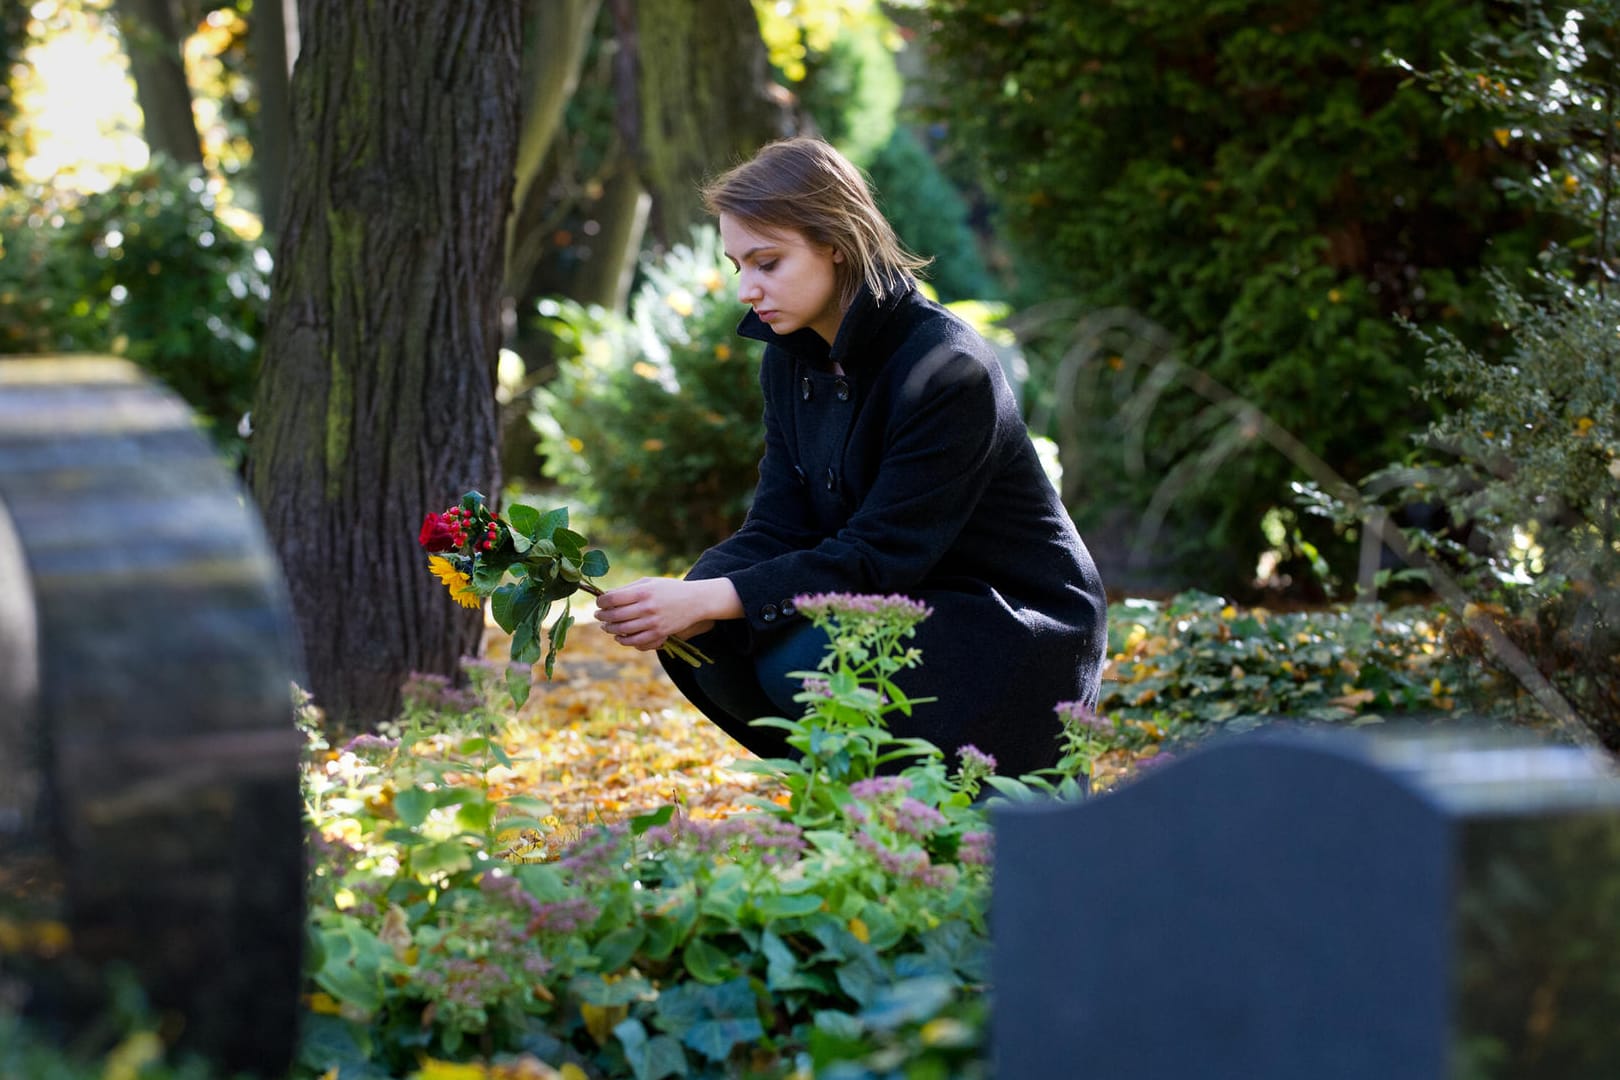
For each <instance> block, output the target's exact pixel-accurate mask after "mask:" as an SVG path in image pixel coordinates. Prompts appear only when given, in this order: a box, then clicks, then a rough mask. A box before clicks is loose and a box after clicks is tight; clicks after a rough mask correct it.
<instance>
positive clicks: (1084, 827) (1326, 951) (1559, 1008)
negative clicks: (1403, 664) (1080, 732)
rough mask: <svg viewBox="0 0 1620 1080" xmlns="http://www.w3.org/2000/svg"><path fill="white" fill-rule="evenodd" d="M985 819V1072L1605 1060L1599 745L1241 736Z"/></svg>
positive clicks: (1613, 798) (1610, 993)
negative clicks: (1145, 771)
mask: <svg viewBox="0 0 1620 1080" xmlns="http://www.w3.org/2000/svg"><path fill="white" fill-rule="evenodd" d="M994 821H995V829H996V872H995V884H994V890H993V900H992V907H991V934H992V1002H993V1012H992V1043H993V1053H994V1058H995V1065H996V1075H997V1076H998V1077H1000V1078H1002V1080H1036V1078H1048V1077H1106V1078H1108V1080H1148V1078H1152V1080H1158V1078H1163V1080H1192V1078H1197V1080H1226V1078H1230V1080H1307V1078H1308V1080H1334V1078H1344V1080H1372V1078H1376V1080H1404V1078H1412V1080H1417V1078H1423V1080H1439V1078H1442V1077H1457V1078H1461V1077H1467V1078H1470V1080H1475V1078H1479V1080H1484V1078H1492V1077H1501V1078H1504V1080H1506V1078H1513V1080H1523V1078H1527V1077H1557V1078H1560V1080H1568V1078H1584V1077H1594V1078H1596V1077H1605V1078H1606V1077H1616V1076H1620V1027H1617V1026H1616V1023H1617V1022H1616V1017H1620V780H1616V778H1615V777H1614V776H1613V775H1612V774H1611V772H1610V770H1609V766H1608V761H1607V759H1605V758H1603V757H1601V756H1600V755H1596V754H1593V753H1589V752H1587V751H1582V750H1578V749H1575V748H1569V747H1553V746H1547V745H1540V744H1535V745H1526V744H1523V743H1512V742H1503V741H1502V740H1500V739H1496V740H1493V741H1480V740H1469V739H1465V738H1456V737H1451V738H1438V737H1433V736H1424V737H1419V736H1413V735H1409V736H1395V735H1386V736H1383V737H1373V736H1364V735H1357V734H1353V733H1349V732H1344V733H1336V734H1334V735H1320V736H1318V735H1305V734H1300V733H1296V734H1291V735H1286V736H1278V735H1269V736H1255V737H1251V738H1248V739H1234V740H1231V741H1229V742H1226V743H1223V744H1217V745H1213V746H1211V747H1209V748H1206V749H1204V750H1202V751H1199V752H1196V753H1193V754H1191V755H1189V756H1188V757H1187V758H1186V759H1184V760H1182V761H1179V762H1176V763H1174V764H1171V765H1168V766H1165V767H1162V768H1161V769H1159V770H1155V771H1154V772H1153V773H1150V774H1149V775H1147V776H1144V777H1142V778H1141V779H1140V780H1138V781H1137V782H1135V783H1133V784H1130V785H1129V786H1127V787H1125V788H1123V789H1121V790H1119V791H1117V792H1115V793H1112V794H1109V795H1105V796H1102V797H1100V798H1096V799H1092V800H1090V801H1088V802H1085V803H1079V804H1047V805H1041V806H1012V807H1006V808H1002V809H998V810H997V811H996V813H995V817H994Z"/></svg>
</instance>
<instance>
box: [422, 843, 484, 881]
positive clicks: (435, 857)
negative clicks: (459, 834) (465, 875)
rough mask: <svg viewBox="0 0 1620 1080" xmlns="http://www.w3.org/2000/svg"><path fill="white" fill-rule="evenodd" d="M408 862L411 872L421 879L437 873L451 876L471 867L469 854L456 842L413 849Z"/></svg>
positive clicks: (462, 845)
mask: <svg viewBox="0 0 1620 1080" xmlns="http://www.w3.org/2000/svg"><path fill="white" fill-rule="evenodd" d="M410 860H411V870H412V871H413V872H414V873H415V874H416V876H417V877H418V878H423V879H425V878H428V877H431V876H432V875H434V874H438V873H446V874H453V873H455V872H457V871H458V870H466V869H468V868H469V867H471V866H472V854H471V852H469V851H468V850H467V847H466V845H464V844H462V843H460V842H459V841H456V840H440V841H439V842H438V843H434V844H425V845H423V846H422V847H419V848H415V849H413V850H412V851H411V853H410Z"/></svg>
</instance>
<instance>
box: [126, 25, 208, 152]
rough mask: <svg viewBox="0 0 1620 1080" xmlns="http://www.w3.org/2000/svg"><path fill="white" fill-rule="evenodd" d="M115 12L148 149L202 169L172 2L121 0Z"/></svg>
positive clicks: (179, 35)
mask: <svg viewBox="0 0 1620 1080" xmlns="http://www.w3.org/2000/svg"><path fill="white" fill-rule="evenodd" d="M116 10H117V13H118V25H119V30H120V32H121V33H122V34H123V36H124V48H125V50H126V51H127V52H128V54H129V70H130V74H131V75H132V76H133V77H134V79H135V97H136V100H137V101H138V102H139V103H140V106H141V116H142V123H143V130H144V135H145V138H146V145H147V146H148V147H150V148H151V151H152V153H153V154H160V153H161V154H166V155H168V156H169V157H170V158H173V159H174V160H175V161H178V162H180V163H181V164H182V165H201V164H202V159H203V154H202V140H201V139H200V138H199V137H198V135H197V118H196V117H195V116H194V115H193V114H192V111H191V85H190V84H189V83H188V82H187V81H186V64H185V58H184V57H183V56H182V55H181V49H180V43H181V41H182V38H181V34H180V27H179V24H178V22H177V20H176V18H175V11H174V8H173V6H172V4H171V2H170V0H118V3H117V8H116Z"/></svg>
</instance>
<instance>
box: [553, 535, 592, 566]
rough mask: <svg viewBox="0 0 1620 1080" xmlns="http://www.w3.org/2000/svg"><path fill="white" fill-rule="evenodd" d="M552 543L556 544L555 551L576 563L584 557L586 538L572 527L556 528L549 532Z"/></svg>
mask: <svg viewBox="0 0 1620 1080" xmlns="http://www.w3.org/2000/svg"><path fill="white" fill-rule="evenodd" d="M551 540H552V543H554V544H556V545H557V551H558V552H559V553H560V554H562V555H566V556H567V557H568V558H569V559H571V560H572V561H573V562H575V563H576V564H577V563H578V562H579V561H580V560H581V559H583V558H584V557H585V544H586V543H587V541H586V539H585V538H584V537H583V536H581V535H579V533H577V532H575V531H574V530H572V529H558V530H557V531H556V532H554V533H552V534H551Z"/></svg>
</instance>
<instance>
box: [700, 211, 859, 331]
mask: <svg viewBox="0 0 1620 1080" xmlns="http://www.w3.org/2000/svg"><path fill="white" fill-rule="evenodd" d="M720 239H721V241H722V243H723V244H724V245H725V251H726V258H728V259H730V260H731V265H733V266H735V267H736V268H737V299H739V300H741V301H742V302H743V303H745V304H747V305H748V306H749V307H751V308H753V309H754V314H756V315H758V316H759V317H760V320H761V321H762V322H764V323H765V325H767V326H769V327H770V328H771V329H772V330H774V331H776V332H777V333H778V334H791V333H793V331H795V330H799V329H802V328H804V327H806V326H808V327H809V328H810V329H812V330H814V331H815V332H816V333H818V334H820V335H821V337H822V339H823V340H825V341H826V342H827V344H829V345H831V344H832V341H833V338H835V337H837V336H838V324H839V323H840V322H842V321H843V318H844V308H843V305H842V304H840V303H839V300H838V273H837V271H836V269H835V267H836V266H837V265H838V264H839V263H841V262H843V261H844V256H843V255H842V254H840V253H839V252H836V251H834V250H833V249H832V248H830V247H825V246H823V245H821V244H812V243H811V242H810V241H809V240H807V239H805V237H804V235H803V234H802V233H799V232H796V231H794V230H792V229H784V230H782V231H781V232H772V233H765V232H756V231H754V230H753V229H751V228H749V227H748V226H747V225H744V224H743V223H742V222H741V221H738V220H737V219H736V218H734V217H732V216H731V215H730V214H721V215H720Z"/></svg>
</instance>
